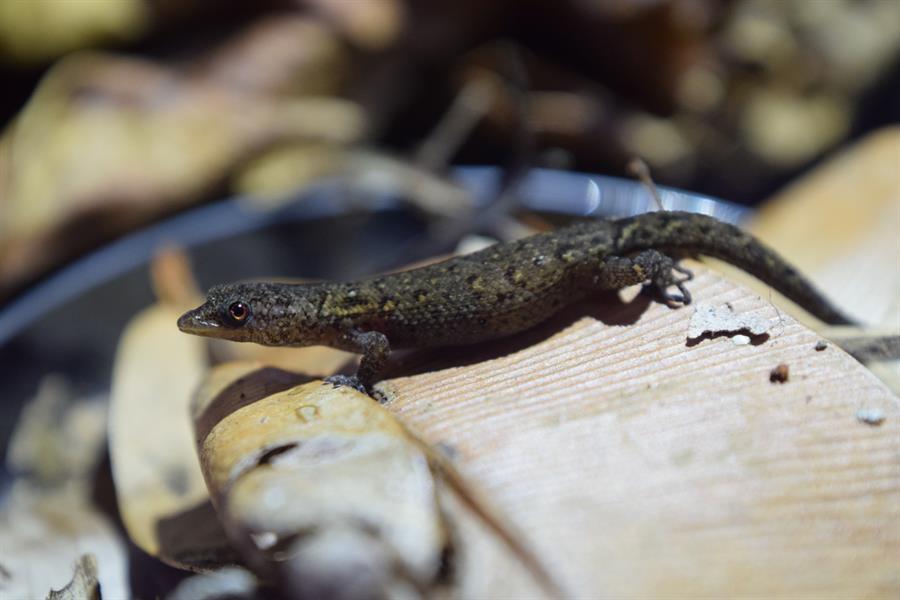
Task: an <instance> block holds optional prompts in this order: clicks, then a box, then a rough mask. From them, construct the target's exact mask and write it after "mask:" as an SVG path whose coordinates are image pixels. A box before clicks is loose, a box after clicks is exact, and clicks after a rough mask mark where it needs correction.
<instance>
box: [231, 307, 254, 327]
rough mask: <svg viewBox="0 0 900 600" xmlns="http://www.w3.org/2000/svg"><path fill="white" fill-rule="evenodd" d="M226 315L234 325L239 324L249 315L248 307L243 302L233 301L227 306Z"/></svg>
mask: <svg viewBox="0 0 900 600" xmlns="http://www.w3.org/2000/svg"><path fill="white" fill-rule="evenodd" d="M228 316H229V317H230V318H231V321H232V323H233V324H234V325H241V324H242V323H243V322H244V321H246V320H247V317H249V316H250V307H249V306H248V305H246V304H244V303H243V302H235V303H234V304H232V305H231V306H229V307H228Z"/></svg>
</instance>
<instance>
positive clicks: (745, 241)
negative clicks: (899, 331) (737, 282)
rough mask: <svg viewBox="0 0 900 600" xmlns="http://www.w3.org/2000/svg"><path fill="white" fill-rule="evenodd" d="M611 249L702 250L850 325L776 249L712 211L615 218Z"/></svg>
mask: <svg viewBox="0 0 900 600" xmlns="http://www.w3.org/2000/svg"><path fill="white" fill-rule="evenodd" d="M616 225H617V232H616V241H615V244H616V251H617V253H621V254H627V253H631V252H638V251H641V250H647V249H654V248H655V249H658V250H662V251H666V250H668V251H671V252H672V253H674V254H676V255H678V254H682V255H684V254H701V255H705V256H711V257H713V258H718V259H720V260H724V261H725V262H727V263H730V264H732V265H735V266H736V267H738V268H740V269H741V270H743V271H746V272H747V273H750V274H751V275H753V276H754V277H756V278H757V279H759V280H760V281H762V282H763V283H765V284H767V285H770V286H772V287H773V288H775V289H776V290H778V291H779V292H780V293H782V294H784V295H785V296H787V297H788V298H789V299H791V300H793V301H794V302H796V303H797V304H799V305H800V306H801V307H802V308H803V309H805V310H806V311H807V312H809V313H810V314H812V315H813V316H815V317H816V318H818V319H820V320H822V321H824V322H825V323H828V324H830V325H854V324H855V322H854V321H853V320H852V319H849V318H848V317H847V316H846V315H844V314H843V313H842V312H841V311H839V310H838V309H837V308H835V307H834V306H833V305H832V304H831V303H830V302H829V301H828V300H827V299H826V298H825V297H824V296H823V295H822V294H821V293H820V292H819V291H818V290H816V288H815V287H813V285H812V284H811V283H810V282H809V281H808V280H807V279H806V278H805V277H803V275H801V274H800V273H799V272H798V271H797V270H796V269H795V268H794V267H792V266H791V265H790V264H788V263H787V262H786V261H785V260H784V259H783V258H781V257H780V256H779V255H778V254H776V253H775V251H773V250H771V249H770V248H768V247H767V246H765V245H764V244H763V243H762V242H760V241H759V240H758V239H756V238H755V237H753V236H752V235H750V234H749V233H747V232H745V231H742V230H741V229H739V228H737V227H735V226H734V225H731V224H729V223H723V222H722V221H719V220H717V219H714V218H713V217H709V216H706V215H700V214H695V213H687V212H677V211H659V212H651V213H644V214H641V215H637V216H634V217H628V218H625V219H620V220H618V221H616Z"/></svg>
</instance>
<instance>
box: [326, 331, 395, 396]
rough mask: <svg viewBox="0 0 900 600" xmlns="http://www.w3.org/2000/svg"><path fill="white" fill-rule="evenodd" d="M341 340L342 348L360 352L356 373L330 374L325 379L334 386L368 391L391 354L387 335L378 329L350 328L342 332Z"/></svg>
mask: <svg viewBox="0 0 900 600" xmlns="http://www.w3.org/2000/svg"><path fill="white" fill-rule="evenodd" d="M341 341H342V345H341V346H342V347H343V348H344V349H346V350H349V351H351V352H356V353H357V354H362V361H360V363H359V369H357V371H356V375H332V376H331V377H328V378H326V379H325V381H326V382H328V383H331V384H333V385H336V386H339V385H346V386H349V387H352V388H355V389H357V390H359V391H361V392H363V393H366V392H368V391H369V390H371V389H372V384H374V383H375V379H376V378H377V377H378V375H379V374H380V373H381V371H383V370H384V367H385V365H387V361H388V357H389V356H390V355H391V345H390V343H389V342H388V339H387V336H386V335H384V334H383V333H381V332H380V331H357V330H355V329H350V330H348V331H347V332H346V333H344V334H343V336H342V339H341Z"/></svg>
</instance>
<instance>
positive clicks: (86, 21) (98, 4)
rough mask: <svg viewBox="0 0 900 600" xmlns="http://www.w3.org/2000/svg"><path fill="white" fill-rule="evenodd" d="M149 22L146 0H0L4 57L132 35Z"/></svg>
mask: <svg viewBox="0 0 900 600" xmlns="http://www.w3.org/2000/svg"><path fill="white" fill-rule="evenodd" d="M149 21H150V10H149V6H148V3H147V2H145V1H144V0H115V1H112V2H110V1H103V0H79V1H77V2H75V1H60V0H0V62H14V63H19V64H23V63H24V64H28V63H36V62H40V61H45V60H48V59H50V58H54V57H56V56H60V55H62V54H65V53H66V52H69V51H72V50H77V49H80V48H86V47H89V46H95V45H99V44H101V43H108V42H123V41H130V40H134V39H136V38H138V37H139V36H140V35H141V34H142V33H143V32H144V31H145V30H146V29H147V27H148V25H149Z"/></svg>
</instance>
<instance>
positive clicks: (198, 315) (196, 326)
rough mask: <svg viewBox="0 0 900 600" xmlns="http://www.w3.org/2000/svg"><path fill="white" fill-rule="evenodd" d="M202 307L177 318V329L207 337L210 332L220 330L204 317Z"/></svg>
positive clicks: (218, 326) (214, 323)
mask: <svg viewBox="0 0 900 600" xmlns="http://www.w3.org/2000/svg"><path fill="white" fill-rule="evenodd" d="M202 308H203V307H202V306H201V307H200V308H195V309H193V310H189V311H187V312H186V313H184V314H183V315H181V316H180V317H179V318H178V329H180V330H181V331H183V332H185V333H193V334H194V335H209V334H210V332H212V331H214V330H216V329H221V327H222V326H221V325H220V324H219V323H216V322H215V321H212V320H210V319H207V318H205V317H204V314H203V311H202Z"/></svg>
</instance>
